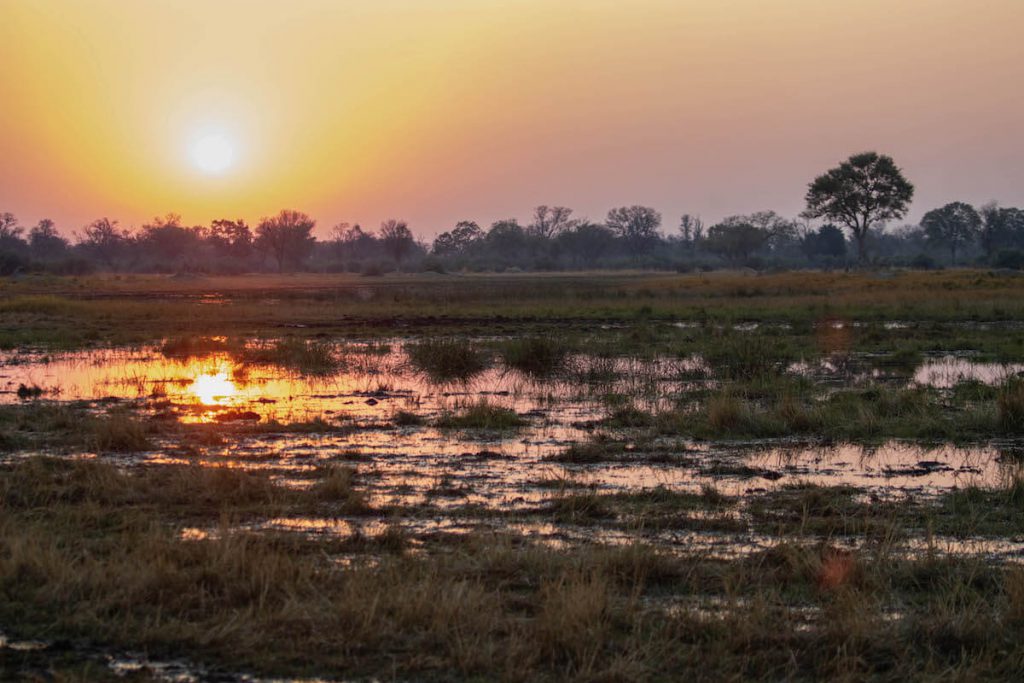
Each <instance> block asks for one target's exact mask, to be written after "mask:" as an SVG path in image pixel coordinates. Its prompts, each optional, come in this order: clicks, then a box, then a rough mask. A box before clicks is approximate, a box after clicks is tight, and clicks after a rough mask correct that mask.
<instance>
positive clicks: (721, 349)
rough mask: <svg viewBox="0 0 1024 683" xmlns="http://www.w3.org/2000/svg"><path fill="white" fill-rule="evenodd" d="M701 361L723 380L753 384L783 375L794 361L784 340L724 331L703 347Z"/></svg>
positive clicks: (776, 336)
mask: <svg viewBox="0 0 1024 683" xmlns="http://www.w3.org/2000/svg"><path fill="white" fill-rule="evenodd" d="M702 355H703V357H704V360H705V361H706V362H707V363H708V365H710V366H711V368H712V369H713V370H714V372H715V374H716V375H717V376H719V377H720V378H722V379H725V380H733V381H752V380H757V379H760V378H765V377H771V376H774V375H778V374H780V373H782V372H783V371H784V370H785V368H786V366H787V365H788V364H789V363H791V362H793V361H794V360H797V353H796V351H795V349H794V348H793V346H792V344H791V343H789V342H788V340H787V339H786V338H784V337H781V336H778V335H774V336H773V335H768V334H766V333H763V332H760V331H754V332H736V331H727V332H725V333H723V334H721V335H719V336H717V337H715V338H714V340H713V342H712V343H708V344H705V345H704V346H703V347H702Z"/></svg>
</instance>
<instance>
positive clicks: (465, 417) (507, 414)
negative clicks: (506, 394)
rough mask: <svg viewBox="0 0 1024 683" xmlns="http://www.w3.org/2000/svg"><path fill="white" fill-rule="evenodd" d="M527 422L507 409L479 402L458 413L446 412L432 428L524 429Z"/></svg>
mask: <svg viewBox="0 0 1024 683" xmlns="http://www.w3.org/2000/svg"><path fill="white" fill-rule="evenodd" d="M528 424H529V422H528V421H527V420H526V419H525V418H523V417H520V415H519V414H518V413H517V412H516V411H514V410H510V409H508V408H502V407H500V406H495V405H491V404H490V403H488V402H487V401H480V402H478V403H475V404H473V405H471V406H469V407H468V408H465V409H464V410H462V412H459V413H449V412H446V413H444V414H442V415H441V416H440V417H438V419H437V421H436V422H435V423H434V426H436V427H440V428H441V429H494V430H503V429H515V428H517V427H525V426H526V425H528Z"/></svg>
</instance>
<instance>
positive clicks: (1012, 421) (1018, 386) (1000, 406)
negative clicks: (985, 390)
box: [996, 377, 1024, 432]
mask: <svg viewBox="0 0 1024 683" xmlns="http://www.w3.org/2000/svg"><path fill="white" fill-rule="evenodd" d="M996 410H997V412H998V415H999V423H1000V424H1001V425H1002V427H1003V429H1005V430H1007V431H1010V432H1021V431H1024V379H1020V378H1016V377H1015V378H1012V379H1010V380H1007V381H1006V382H1005V383H1004V384H1003V385H1002V386H1001V387H1000V388H999V391H998V393H997V395H996Z"/></svg>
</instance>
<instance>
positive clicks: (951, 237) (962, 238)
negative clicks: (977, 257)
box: [921, 202, 981, 265]
mask: <svg viewBox="0 0 1024 683" xmlns="http://www.w3.org/2000/svg"><path fill="white" fill-rule="evenodd" d="M921 227H922V228H924V233H925V235H926V236H927V237H928V241H929V242H934V243H936V244H945V245H946V246H948V247H949V256H950V259H951V260H952V262H953V265H956V252H957V250H958V249H959V248H960V247H962V246H964V245H967V244H970V243H971V242H973V241H974V240H976V239H977V238H978V234H979V233H980V232H981V216H979V215H978V212H977V211H975V210H974V207H973V206H971V205H970V204H966V203H964V202H951V203H949V204H946V205H945V206H943V207H942V208H939V209H932V210H931V211H929V212H928V213H926V214H925V215H924V217H923V218H922V219H921Z"/></svg>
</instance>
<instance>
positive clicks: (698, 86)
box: [0, 0, 1024, 238]
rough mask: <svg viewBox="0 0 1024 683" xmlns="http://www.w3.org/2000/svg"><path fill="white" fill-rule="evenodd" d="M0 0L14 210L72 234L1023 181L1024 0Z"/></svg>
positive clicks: (424, 231)
mask: <svg viewBox="0 0 1024 683" xmlns="http://www.w3.org/2000/svg"><path fill="white" fill-rule="evenodd" d="M367 5H368V3H363V2H329V1H327V0H303V1H295V2H292V3H290V5H289V6H288V7H285V6H284V5H282V4H281V3H277V2H270V1H265V2H256V1H252V2H245V1H242V0H231V1H224V2H217V3H206V2H202V1H200V0H177V1H171V0H154V1H152V2H145V3H138V2H132V1H131V0H62V1H61V2H54V1H50V2H47V1H43V0H40V1H30V0H24V1H16V0H0V102H2V103H3V104H2V105H0V155H2V156H0V158H2V162H0V211H10V212H13V213H15V214H16V215H17V216H18V218H19V219H20V220H21V222H22V224H24V225H32V224H34V223H35V222H36V221H38V220H39V219H41V218H52V219H53V220H55V221H56V222H57V225H58V227H59V228H60V229H61V230H62V231H63V232H64V233H70V232H72V231H73V230H77V229H78V228H80V227H81V226H82V225H84V224H86V223H88V222H89V221H91V220H92V219H95V218H97V217H100V216H109V217H111V218H117V219H119V220H120V221H121V224H122V225H123V226H126V227H127V226H132V225H135V226H138V225H141V224H142V223H144V222H146V221H148V220H150V219H151V218H152V217H153V216H156V215H163V214H166V213H168V212H175V213H180V214H181V215H182V216H183V219H184V222H185V223H186V224H190V225H191V224H204V223H209V222H210V221H211V220H212V219H215V218H237V217H244V218H246V219H248V220H249V221H250V222H255V221H256V220H258V218H259V217H260V216H264V215H271V214H273V213H276V211H277V210H279V209H281V208H285V207H288V208H296V209H300V210H303V211H306V212H308V213H309V214H311V215H312V216H314V217H315V218H316V219H317V220H318V234H320V235H325V234H326V233H327V231H328V230H329V229H330V227H331V226H332V225H334V224H335V223H337V222H340V221H348V222H352V223H361V224H362V225H363V226H364V227H368V228H373V227H376V225H377V224H378V223H379V222H380V221H381V220H384V219H387V218H392V217H393V218H401V219H405V220H407V221H408V222H409V225H410V227H411V229H412V230H413V232H414V233H415V234H416V235H417V236H418V237H422V238H429V237H432V236H434V235H436V234H437V233H438V232H441V231H443V230H447V229H449V228H450V227H451V226H452V225H453V224H454V223H455V222H456V221H458V220H462V219H472V220H476V221H478V222H479V223H480V224H481V225H487V224H489V223H490V222H492V221H494V220H497V219H501V218H507V217H518V218H520V219H522V220H523V221H524V222H525V221H526V219H527V218H528V216H529V213H530V210H531V209H532V207H533V206H535V205H537V204H560V205H565V206H569V207H572V208H573V209H575V211H576V215H578V216H587V217H590V218H591V219H594V220H602V219H603V218H604V215H605V213H606V212H607V210H608V209H609V208H611V207H613V206H619V205H625V204H645V205H649V206H653V207H655V208H656V209H658V210H659V211H661V212H662V214H663V216H664V225H663V227H662V229H663V231H665V232H669V233H671V232H673V231H674V230H675V229H676V226H677V224H678V217H679V215H680V214H682V213H692V214H699V215H701V216H702V217H704V219H705V220H706V221H707V222H713V221H716V220H718V219H721V218H723V217H724V216H727V215H731V214H738V213H749V212H752V211H757V210H764V209H774V210H776V211H778V212H779V213H782V214H784V215H787V216H793V215H795V214H797V213H798V212H799V211H800V210H801V209H802V208H803V196H804V192H805V190H806V187H807V183H808V182H809V181H810V180H811V179H812V178H813V177H814V176H815V175H817V174H819V173H821V172H823V171H824V170H826V169H827V168H829V167H831V166H834V165H835V164H836V163H837V162H839V161H841V160H842V159H845V158H846V157H847V156H849V155H850V154H851V153H855V152H861V151H866V150H876V151H879V152H882V153H885V154H889V155H891V156H893V157H894V159H895V160H896V162H897V163H898V164H899V165H900V166H901V167H902V168H903V170H904V172H905V174H906V175H907V177H908V178H909V179H910V180H911V181H912V182H913V183H914V184H915V185H916V187H917V193H916V195H915V198H914V203H913V207H912V210H911V214H910V216H909V217H908V219H909V220H911V221H916V220H917V219H918V218H919V217H920V216H921V214H922V213H924V212H925V211H927V210H928V209H930V208H934V207H936V206H940V205H942V204H945V203H947V202H950V201H955V200H959V201H966V202H971V203H974V204H976V205H980V204H983V203H986V202H988V201H993V200H994V201H998V202H1000V203H1001V204H1005V205H1021V204H1024V164H1022V163H1021V160H1022V159H1024V135H1021V131H1020V121H1022V120H1024V92H1022V90H1021V88H1020V87H1019V86H1020V83H1022V82H1024V43H1022V41H1021V40H1020V37H1019V36H1020V30H1021V28H1024V2H1020V0H975V1H973V2H967V1H966V0H952V1H949V2H934V1H933V0H897V1H895V2H892V1H890V2H884V1H882V0H864V1H862V2H858V3H845V4H842V5H840V3H823V2H820V0H791V1H789V2H770V3H769V2H763V1H760V0H721V1H717V2H712V1H708V0H702V1H696V0H693V1H686V0H674V1H671V0H638V1H637V2H635V3H632V4H630V5H628V6H626V5H625V4H624V3H620V2H612V1H609V0H586V1H582V0H568V1H566V2H561V3H558V4H557V5H555V4H554V3H550V2H547V1H544V0H518V1H517V0H510V1H506V2H493V3H491V2H488V3H484V2H474V1H472V0H434V1H433V2H430V3H422V2H415V1H412V0H382V1H379V2H375V3H373V5H372V6H367Z"/></svg>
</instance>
